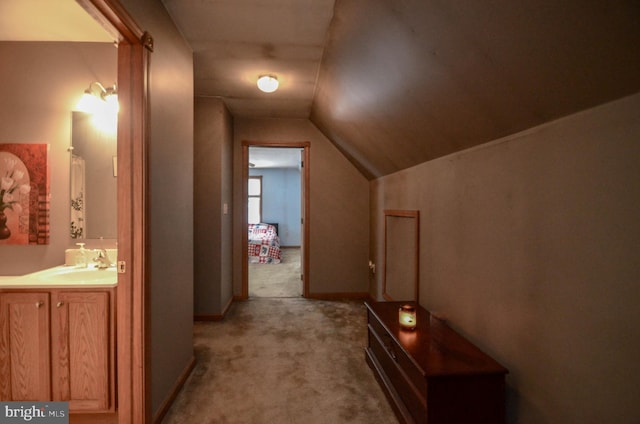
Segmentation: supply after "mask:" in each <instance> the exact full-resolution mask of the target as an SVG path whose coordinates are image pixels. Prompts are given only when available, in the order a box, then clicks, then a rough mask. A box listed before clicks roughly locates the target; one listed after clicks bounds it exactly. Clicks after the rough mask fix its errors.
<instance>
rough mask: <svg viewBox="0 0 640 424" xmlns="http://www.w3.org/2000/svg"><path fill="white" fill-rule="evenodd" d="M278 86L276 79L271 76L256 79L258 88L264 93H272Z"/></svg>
mask: <svg viewBox="0 0 640 424" xmlns="http://www.w3.org/2000/svg"><path fill="white" fill-rule="evenodd" d="M279 84H280V83H279V82H278V78H277V77H275V76H273V75H261V76H260V78H258V88H259V89H260V90H261V91H264V92H265V93H273V92H274V91H276V90H277V89H278V85H279Z"/></svg>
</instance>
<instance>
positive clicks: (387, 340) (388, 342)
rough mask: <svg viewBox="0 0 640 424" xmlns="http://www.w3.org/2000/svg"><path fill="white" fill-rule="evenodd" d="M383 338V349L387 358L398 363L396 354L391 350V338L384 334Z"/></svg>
mask: <svg viewBox="0 0 640 424" xmlns="http://www.w3.org/2000/svg"><path fill="white" fill-rule="evenodd" d="M383 337H384V348H385V349H386V350H387V353H388V354H389V356H391V359H393V360H394V361H396V362H398V355H396V352H395V350H394V349H393V343H392V341H391V337H390V336H389V335H388V334H385V335H384V336H383Z"/></svg>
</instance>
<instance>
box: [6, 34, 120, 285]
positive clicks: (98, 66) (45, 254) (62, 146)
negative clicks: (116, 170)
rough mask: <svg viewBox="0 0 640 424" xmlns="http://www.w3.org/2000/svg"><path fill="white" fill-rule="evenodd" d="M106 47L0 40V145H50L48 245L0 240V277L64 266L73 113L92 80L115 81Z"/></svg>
mask: <svg viewBox="0 0 640 424" xmlns="http://www.w3.org/2000/svg"><path fill="white" fill-rule="evenodd" d="M116 55H117V50H116V49H115V48H114V47H113V46H112V45H111V44H109V43H51V42H48V43H39V42H0V63H1V65H0V80H1V81H2V87H3V88H2V95H1V96H0V122H2V124H1V125H0V143H47V144H49V182H50V194H51V204H50V208H51V209H50V224H51V227H50V229H51V230H50V231H51V233H50V240H49V244H48V245H41V246H35V245H33V246H14V245H6V244H3V242H0V258H2V260H0V275H23V274H26V273H29V272H34V271H37V270H40V269H45V268H50V267H53V266H57V265H62V264H63V263H64V250H65V249H66V248H68V247H75V246H74V242H75V241H77V240H72V239H71V237H70V236H69V218H70V211H69V201H70V200H69V199H70V197H69V159H70V154H69V151H68V148H69V146H70V145H71V111H72V110H74V109H75V108H76V104H77V103H78V100H80V97H81V96H82V93H83V92H84V90H85V89H86V88H87V87H88V86H89V84H90V83H91V82H92V81H100V82H102V83H103V84H110V83H113V82H114V81H115V80H116V65H117V59H116Z"/></svg>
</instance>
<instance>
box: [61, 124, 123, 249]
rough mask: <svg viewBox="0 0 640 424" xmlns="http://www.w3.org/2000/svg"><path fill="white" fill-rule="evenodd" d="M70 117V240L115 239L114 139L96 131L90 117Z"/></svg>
mask: <svg viewBox="0 0 640 424" xmlns="http://www.w3.org/2000/svg"><path fill="white" fill-rule="evenodd" d="M71 114H72V118H71V149H70V150H71V172H70V179H71V187H70V189H71V220H70V221H71V225H70V231H71V238H72V239H99V238H100V237H104V238H105V239H115V238H117V232H116V231H117V225H116V223H117V181H116V179H117V175H116V169H117V168H116V156H117V142H116V135H115V134H110V133H108V132H104V131H101V130H99V129H98V128H96V126H95V125H94V124H93V122H92V116H91V115H90V114H87V113H83V112H72V113H71Z"/></svg>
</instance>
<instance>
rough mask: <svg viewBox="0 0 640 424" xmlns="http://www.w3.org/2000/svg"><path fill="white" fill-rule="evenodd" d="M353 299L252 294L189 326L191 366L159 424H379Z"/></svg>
mask: <svg viewBox="0 0 640 424" xmlns="http://www.w3.org/2000/svg"><path fill="white" fill-rule="evenodd" d="M366 328H367V324H366V311H365V309H364V306H363V303H362V302H361V301H319V300H308V299H304V298H295V299H265V298H256V299H251V300H248V301H245V302H236V303H234V304H233V305H232V306H231V309H230V311H229V313H228V315H227V316H226V318H225V319H224V320H223V321H220V322H198V323H196V324H195V327H194V331H195V354H196V358H197V364H196V367H195V369H194V371H193V373H192V374H191V376H190V377H189V379H188V380H187V382H186V383H185V386H184V388H183V389H182V391H181V392H180V394H179V395H178V397H177V399H176V400H175V402H174V404H173V405H172V407H171V409H170V410H169V412H168V414H167V415H166V417H165V419H164V420H163V423H164V424H190V423H193V424H213V423H216V424H231V423H238V424H275V423H277V424H290V423H293V424H296V423H300V424H325V423H326V424H339V423H351V424H376V423H380V424H383V423H384V424H386V423H397V420H396V418H395V416H394V414H393V411H392V410H391V407H390V406H389V404H388V403H387V400H386V398H385V396H384V394H383V392H382V390H381V389H380V387H379V386H378V384H377V382H376V381H375V378H374V377H373V373H372V372H371V370H370V369H369V367H368V366H367V364H366V362H365V359H364V348H365V346H366V334H367V333H366Z"/></svg>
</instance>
